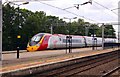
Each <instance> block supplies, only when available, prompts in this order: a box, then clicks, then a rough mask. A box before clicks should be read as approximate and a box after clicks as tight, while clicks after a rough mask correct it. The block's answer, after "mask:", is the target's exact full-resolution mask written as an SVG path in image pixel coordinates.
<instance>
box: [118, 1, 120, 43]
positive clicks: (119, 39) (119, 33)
mask: <svg viewBox="0 0 120 77" xmlns="http://www.w3.org/2000/svg"><path fill="white" fill-rule="evenodd" d="M118 8H120V1H119V2H118ZM118 24H119V25H118V43H120V9H118Z"/></svg>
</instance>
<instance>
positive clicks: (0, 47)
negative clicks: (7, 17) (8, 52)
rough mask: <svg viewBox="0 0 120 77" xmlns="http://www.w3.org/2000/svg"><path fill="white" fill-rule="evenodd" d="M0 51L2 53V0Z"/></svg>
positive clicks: (0, 7)
mask: <svg viewBox="0 0 120 77" xmlns="http://www.w3.org/2000/svg"><path fill="white" fill-rule="evenodd" d="M0 52H1V53H2V1H0ZM0 57H1V55H0Z"/></svg>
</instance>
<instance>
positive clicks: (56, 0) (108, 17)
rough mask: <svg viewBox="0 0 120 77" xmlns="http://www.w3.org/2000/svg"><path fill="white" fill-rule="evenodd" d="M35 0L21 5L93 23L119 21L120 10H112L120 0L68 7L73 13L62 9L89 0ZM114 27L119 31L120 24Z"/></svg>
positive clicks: (97, 0) (94, 1)
mask: <svg viewBox="0 0 120 77" xmlns="http://www.w3.org/2000/svg"><path fill="white" fill-rule="evenodd" d="M10 1H12V0H10ZM24 1H25V0H24ZM28 1H29V0H28ZM35 1H36V2H35ZM35 1H32V2H30V3H29V4H27V5H21V6H20V7H21V8H26V9H28V10H31V11H33V12H35V11H44V12H45V13H46V14H47V15H53V16H57V17H59V18H64V17H67V18H73V17H77V18H83V17H84V18H83V19H85V21H89V22H91V23H96V22H117V21H118V15H117V14H118V10H113V11H110V10H112V9H115V8H118V2H119V0H93V1H92V5H91V4H86V5H82V6H80V7H79V10H78V9H76V8H75V7H73V8H70V9H66V10H67V11H69V12H71V13H69V12H66V11H64V10H62V9H64V8H67V7H72V6H74V4H82V3H84V2H87V1H89V0H39V1H37V0H35ZM3 2H4V1H3ZM96 2H97V3H99V4H101V5H103V6H105V7H107V8H108V9H109V10H108V9H106V8H103V7H101V6H100V5H99V4H97V3H96ZM50 5H52V6H55V7H58V8H60V9H58V8H54V7H52V6H50ZM113 12H114V13H113ZM72 13H74V14H72ZM115 13H116V14H115ZM64 20H65V19H64ZM65 21H68V20H65ZM114 28H115V29H116V31H117V28H118V26H114Z"/></svg>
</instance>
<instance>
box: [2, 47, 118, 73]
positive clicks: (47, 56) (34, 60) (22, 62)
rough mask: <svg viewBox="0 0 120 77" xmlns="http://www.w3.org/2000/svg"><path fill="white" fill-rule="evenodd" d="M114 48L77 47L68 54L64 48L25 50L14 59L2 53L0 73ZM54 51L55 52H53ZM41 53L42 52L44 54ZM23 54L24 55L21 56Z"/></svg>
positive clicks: (99, 52)
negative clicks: (40, 50) (18, 57)
mask: <svg viewBox="0 0 120 77" xmlns="http://www.w3.org/2000/svg"><path fill="white" fill-rule="evenodd" d="M114 50H118V48H114V49H106V50H94V51H92V49H91V48H82V49H81V48H79V49H74V50H73V53H69V54H65V52H66V51H65V50H64V51H63V50H56V51H52V50H50V51H43V52H27V53H25V54H26V56H25V54H24V53H21V57H20V59H16V58H15V56H14V57H12V58H4V57H5V55H3V67H1V68H0V70H1V73H6V72H14V71H20V70H23V69H28V68H33V67H38V66H42V65H47V64H52V63H57V62H61V61H65V60H70V59H73V58H82V57H85V56H91V55H96V54H102V53H107V52H111V51H114ZM55 52H56V53H57V54H55ZM42 53H44V56H43V54H42ZM58 53H59V54H58ZM23 54H24V56H25V57H22V56H23ZM30 54H31V55H34V56H32V57H30V56H31V55H30ZM35 54H36V55H35ZM8 55H10V54H8ZM14 55H15V53H14ZM28 55H29V56H28ZM6 56H7V55H6ZM35 56H36V57H35Z"/></svg>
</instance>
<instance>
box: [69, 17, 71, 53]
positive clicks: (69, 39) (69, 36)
mask: <svg viewBox="0 0 120 77" xmlns="http://www.w3.org/2000/svg"><path fill="white" fill-rule="evenodd" d="M69 20H70V26H71V19H69ZM70 26H69V53H71V51H70V48H71V46H70V45H71V44H70V43H71V41H70Z"/></svg>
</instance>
